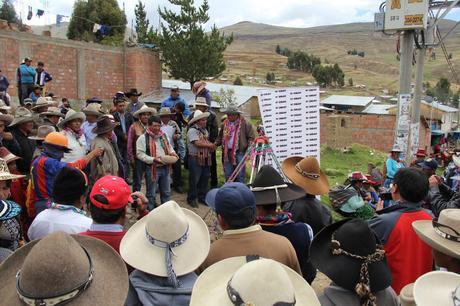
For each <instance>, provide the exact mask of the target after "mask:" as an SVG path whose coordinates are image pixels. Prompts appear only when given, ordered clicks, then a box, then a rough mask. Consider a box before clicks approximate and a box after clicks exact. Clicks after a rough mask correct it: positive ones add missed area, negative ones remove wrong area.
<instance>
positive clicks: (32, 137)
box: [27, 136, 45, 141]
mask: <svg viewBox="0 0 460 306" xmlns="http://www.w3.org/2000/svg"><path fill="white" fill-rule="evenodd" d="M27 138H29V139H30V140H36V141H37V140H38V141H40V140H45V138H42V137H37V136H29V137H27Z"/></svg>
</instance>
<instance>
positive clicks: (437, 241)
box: [412, 220, 460, 259]
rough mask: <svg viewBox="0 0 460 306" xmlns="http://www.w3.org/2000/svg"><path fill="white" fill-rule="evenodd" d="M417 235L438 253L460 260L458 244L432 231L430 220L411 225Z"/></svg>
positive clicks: (459, 246)
mask: <svg viewBox="0 0 460 306" xmlns="http://www.w3.org/2000/svg"><path fill="white" fill-rule="evenodd" d="M412 227H413V228H414V230H415V232H416V233H417V235H418V236H419V237H420V239H422V240H423V241H424V242H425V243H426V244H428V245H429V246H430V247H432V248H433V249H436V250H438V251H439V252H441V253H443V254H446V255H449V256H451V257H455V258H457V259H460V245H459V243H458V242H455V241H450V240H448V239H445V238H442V237H441V236H439V235H438V234H436V232H435V231H434V229H433V223H432V221H431V220H419V221H415V222H413V223H412Z"/></svg>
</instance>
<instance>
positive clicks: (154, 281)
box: [125, 270, 197, 306]
mask: <svg viewBox="0 0 460 306" xmlns="http://www.w3.org/2000/svg"><path fill="white" fill-rule="evenodd" d="M196 279H197V276H196V274H195V273H193V272H192V273H189V274H186V275H183V276H179V277H178V280H179V283H180V286H179V287H178V288H173V287H171V286H170V285H169V284H168V281H167V278H166V277H159V276H155V275H151V274H147V273H144V272H141V271H139V270H134V271H133V272H132V273H131V275H130V276H129V293H128V298H127V299H126V303H125V306H142V305H144V306H148V305H155V306H170V305H175V306H188V305H189V304H190V297H191V295H192V289H193V285H194V284H195V281H196Z"/></svg>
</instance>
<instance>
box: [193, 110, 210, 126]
mask: <svg viewBox="0 0 460 306" xmlns="http://www.w3.org/2000/svg"><path fill="white" fill-rule="evenodd" d="M210 115H211V114H210V113H209V112H204V113H203V112H202V111H200V110H199V109H197V110H196V111H195V112H194V113H193V118H192V119H191V120H190V121H189V123H188V125H192V124H194V123H195V122H197V121H199V120H201V119H205V118H208V117H209V116H210Z"/></svg>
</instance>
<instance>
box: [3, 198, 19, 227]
mask: <svg viewBox="0 0 460 306" xmlns="http://www.w3.org/2000/svg"><path fill="white" fill-rule="evenodd" d="M21 210H22V209H21V206H19V204H16V203H15V202H13V201H7V200H1V201H0V222H1V221H6V220H9V219H13V218H16V217H17V216H19V214H20V213H21Z"/></svg>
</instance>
